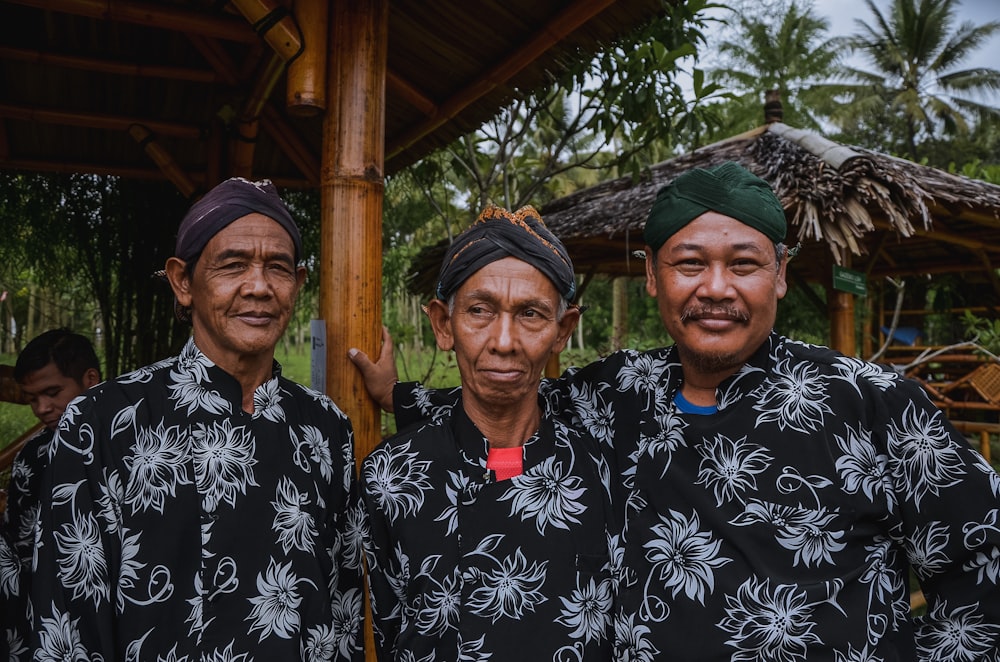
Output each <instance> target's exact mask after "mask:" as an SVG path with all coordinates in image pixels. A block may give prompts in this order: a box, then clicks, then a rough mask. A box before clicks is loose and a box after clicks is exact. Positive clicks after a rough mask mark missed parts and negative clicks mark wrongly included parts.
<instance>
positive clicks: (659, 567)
mask: <svg viewBox="0 0 1000 662" xmlns="http://www.w3.org/2000/svg"><path fill="white" fill-rule="evenodd" d="M658 517H659V518H660V523H658V524H654V525H653V526H652V527H651V530H652V532H653V533H654V534H655V537H654V538H653V539H652V540H649V541H648V542H645V543H643V547H644V548H645V550H646V560H647V561H649V562H650V563H651V564H652V567H651V568H650V572H649V577H650V579H649V581H653V580H654V579H656V580H658V581H660V582H662V583H663V585H664V586H665V587H667V588H669V589H671V595H672V596H673V597H677V595H678V594H679V593H680V592H681V591H683V592H684V595H685V596H687V597H688V598H690V599H692V600H697V601H698V602H700V603H701V604H705V595H706V593H712V591H713V590H714V589H715V570H716V569H717V568H721V567H722V566H724V565H726V564H727V563H730V562H731V561H732V559H730V558H727V557H725V556H720V555H719V549H720V548H721V546H722V542H721V541H719V540H713V539H712V536H711V535H710V534H709V533H708V532H706V531H700V530H699V529H700V528H701V520H700V519H699V518H698V513H692V514H691V518H690V519H688V518H686V517H684V515H682V514H681V513H679V512H677V511H675V510H671V511H670V513H669V517H666V516H664V515H658Z"/></svg>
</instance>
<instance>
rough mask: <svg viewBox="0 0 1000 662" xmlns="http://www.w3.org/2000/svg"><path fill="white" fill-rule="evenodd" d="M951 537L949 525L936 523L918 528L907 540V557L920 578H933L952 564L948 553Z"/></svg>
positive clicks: (928, 523) (929, 523)
mask: <svg viewBox="0 0 1000 662" xmlns="http://www.w3.org/2000/svg"><path fill="white" fill-rule="evenodd" d="M950 537H951V536H950V535H949V534H948V525H946V524H944V523H942V522H937V521H934V522H927V523H926V524H924V525H923V526H919V527H917V529H916V531H914V532H913V535H911V536H910V537H909V538H908V539H907V541H906V557H907V558H908V559H909V561H910V565H912V566H913V570H914V572H916V573H917V576H918V577H920V578H921V579H927V578H928V577H932V576H934V575H936V574H937V573H938V572H940V571H941V570H943V569H944V568H945V567H946V566H947V564H948V563H950V562H951V561H950V559H949V558H948V554H947V552H946V550H947V548H948V541H949V539H950Z"/></svg>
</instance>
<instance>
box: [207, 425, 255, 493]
mask: <svg viewBox="0 0 1000 662" xmlns="http://www.w3.org/2000/svg"><path fill="white" fill-rule="evenodd" d="M255 450H256V445H255V443H254V439H253V436H252V435H251V434H250V430H249V429H247V428H244V427H235V428H234V427H233V424H232V422H231V421H230V420H229V419H223V420H222V421H212V423H211V424H210V425H205V424H203V423H199V424H198V425H196V426H195V428H194V429H193V430H192V431H191V454H192V456H193V458H194V474H195V478H196V479H197V485H198V492H199V493H200V494H201V495H202V502H203V504H204V508H205V510H206V511H208V512H214V511H215V509H216V508H217V507H218V506H219V504H220V503H222V502H225V503H228V504H229V505H230V506H234V505H235V504H236V497H237V495H240V494H246V491H247V487H248V486H253V487H257V481H256V480H255V479H254V475H253V467H254V465H256V464H257V460H256V459H254V452H255Z"/></svg>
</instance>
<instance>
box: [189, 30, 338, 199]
mask: <svg viewBox="0 0 1000 662" xmlns="http://www.w3.org/2000/svg"><path fill="white" fill-rule="evenodd" d="M188 38H189V39H190V40H191V43H192V44H194V46H195V48H197V49H198V51H199V52H200V53H201V54H202V56H203V57H204V58H205V60H206V61H207V62H208V63H209V65H211V67H212V69H213V70H215V73H216V74H217V75H219V76H220V77H222V79H223V80H225V81H227V82H228V83H229V84H231V85H233V86H236V85H238V81H239V74H238V73H237V72H236V63H234V62H233V61H232V58H230V57H229V56H228V55H227V54H226V52H225V50H224V49H223V48H222V47H221V46H220V45H219V42H217V41H215V40H212V39H205V38H204V37H200V36H198V35H188ZM261 123H262V127H263V129H264V130H265V131H266V132H267V134H268V135H269V136H271V138H273V139H274V141H275V142H276V143H277V145H278V148H279V149H280V150H281V151H282V152H283V153H284V154H285V156H287V157H288V158H289V160H291V162H292V163H294V164H295V167H296V168H298V169H299V171H301V172H302V174H303V176H304V177H305V178H306V179H307V180H308V181H309V183H310V184H311V185H314V186H315V185H318V184H319V157H318V156H317V155H316V154H314V153H313V151H312V150H311V149H310V148H309V146H308V145H307V144H306V143H305V141H303V140H302V139H301V138H300V137H299V136H298V134H297V133H296V132H295V130H294V129H292V127H291V126H290V125H289V124H288V122H287V121H286V120H285V118H284V117H282V116H281V114H280V113H279V112H278V111H277V110H275V108H274V107H273V106H271V104H264V106H263V108H262V109H261ZM275 183H277V182H275Z"/></svg>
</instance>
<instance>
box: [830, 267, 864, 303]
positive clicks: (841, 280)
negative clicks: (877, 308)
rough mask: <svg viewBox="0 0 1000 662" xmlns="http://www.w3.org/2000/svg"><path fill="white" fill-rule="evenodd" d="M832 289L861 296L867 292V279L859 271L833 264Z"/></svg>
mask: <svg viewBox="0 0 1000 662" xmlns="http://www.w3.org/2000/svg"><path fill="white" fill-rule="evenodd" d="M833 289H835V290H840V291H841V292H850V293H851V294H857V295H858V296H859V297H863V296H865V294H867V279H866V278H865V275H864V274H863V273H862V272H860V271H852V270H851V269H845V268H844V267H838V266H837V265H833Z"/></svg>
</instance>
